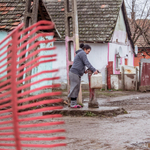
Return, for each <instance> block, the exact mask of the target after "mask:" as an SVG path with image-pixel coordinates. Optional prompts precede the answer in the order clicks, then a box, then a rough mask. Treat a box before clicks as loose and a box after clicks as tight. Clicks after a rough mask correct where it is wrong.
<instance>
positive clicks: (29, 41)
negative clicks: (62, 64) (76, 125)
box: [0, 21, 66, 150]
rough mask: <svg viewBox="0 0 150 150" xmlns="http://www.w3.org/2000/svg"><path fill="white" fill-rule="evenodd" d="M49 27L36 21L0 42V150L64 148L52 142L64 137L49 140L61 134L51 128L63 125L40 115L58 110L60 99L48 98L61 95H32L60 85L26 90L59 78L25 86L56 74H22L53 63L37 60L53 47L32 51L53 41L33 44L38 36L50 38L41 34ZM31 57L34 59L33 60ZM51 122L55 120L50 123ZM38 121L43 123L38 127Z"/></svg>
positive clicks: (45, 57) (48, 59) (50, 58)
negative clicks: (36, 78) (39, 54)
mask: <svg viewBox="0 0 150 150" xmlns="http://www.w3.org/2000/svg"><path fill="white" fill-rule="evenodd" d="M53 27H54V24H53V23H52V22H48V21H40V22H38V23H36V24H34V25H32V26H30V27H29V28H27V29H24V30H23V24H20V25H19V26H18V27H17V28H16V29H15V30H13V31H12V32H11V33H10V34H9V35H8V36H7V37H6V38H5V39H4V40H3V41H2V42H0V46H1V48H0V58H1V59H0V74H3V76H1V77H0V81H1V82H0V87H1V88H0V150H5V149H7V150H8V149H9V150H10V149H16V150H21V149H24V148H28V149H30V148H32V149H33V148H35V149H38V148H39V149H42V148H51V147H57V146H65V145H66V144H65V143H60V142H59V143H56V142H55V140H63V139H65V137H64V136H60V135H59V136H56V137H51V135H52V134H57V133H59V132H60V133H61V132H65V130H64V129H57V128H55V129H54V128H52V126H54V127H55V126H56V125H61V124H64V122H63V121H57V119H56V118H59V117H61V115H60V114H55V115H52V114H51V115H47V116H42V115H41V114H42V112H45V111H52V110H55V109H62V106H59V105H55V103H60V102H61V101H62V99H52V96H56V95H60V94H61V92H48V93H41V94H39V95H32V93H34V92H37V91H39V90H43V89H47V88H54V87H59V86H60V85H59V84H54V85H52V84H51V85H46V86H41V87H38V88H34V89H31V90H30V87H31V86H32V85H35V84H37V83H40V82H42V81H50V80H57V79H59V77H51V78H43V79H40V80H37V81H35V82H28V81H31V79H32V78H34V77H37V76H39V75H41V74H46V73H54V72H57V71H58V69H52V70H46V71H41V72H38V73H36V74H34V75H30V76H26V77H25V74H28V73H29V72H31V71H32V69H33V68H35V67H37V66H38V65H39V64H42V63H45V65H46V63H47V62H54V61H56V58H54V57H55V56H56V55H55V54H52V55H43V56H38V53H39V52H41V51H50V50H54V49H55V48H54V47H51V48H39V49H36V50H34V49H35V48H37V47H38V45H39V44H41V43H49V42H54V39H51V40H43V41H37V42H34V41H35V40H36V39H37V38H38V37H41V36H53V35H54V34H53V33H51V32H47V33H46V32H45V33H44V32H42V33H41V31H44V30H45V31H49V30H51V29H53ZM33 50H34V51H33ZM35 55H37V57H36V58H35V59H33V56H35ZM52 118H55V119H53V120H52ZM39 120H42V122H44V123H40V121H39ZM45 128H46V129H45ZM40 143H42V144H40Z"/></svg>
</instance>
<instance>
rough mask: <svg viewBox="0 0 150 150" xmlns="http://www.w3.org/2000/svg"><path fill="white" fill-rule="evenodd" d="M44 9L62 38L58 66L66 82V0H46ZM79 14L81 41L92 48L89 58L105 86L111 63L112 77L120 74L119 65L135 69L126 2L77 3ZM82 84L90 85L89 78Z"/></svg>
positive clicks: (59, 41)
mask: <svg viewBox="0 0 150 150" xmlns="http://www.w3.org/2000/svg"><path fill="white" fill-rule="evenodd" d="M45 6H46V8H47V10H48V12H49V14H50V15H51V18H52V20H53V22H54V23H55V24H56V28H57V29H58V32H59V34H60V35H61V38H59V39H57V41H56V42H55V46H56V47H57V49H56V51H57V54H58V59H59V61H58V62H57V64H55V65H57V66H59V67H60V68H61V70H60V73H59V75H60V76H61V80H60V82H61V83H66V82H67V75H66V73H67V72H66V61H65V60H66V49H65V23H64V0H45ZM77 11H78V24H79V41H80V43H82V42H83V43H88V44H89V45H91V47H92V50H91V52H90V54H89V55H88V58H89V61H90V62H91V64H92V65H93V66H94V67H95V68H97V69H98V70H99V71H101V72H102V75H103V84H105V67H106V66H107V65H108V62H113V74H120V71H121V70H120V65H128V66H134V45H133V42H132V40H131V31H130V26H129V23H128V19H127V14H126V8H125V4H124V1H122V0H113V1H110V0H105V1H104V0H94V1H92V0H91V1H90V0H77ZM73 58H74V57H73V54H72V60H73ZM82 83H84V84H87V83H88V78H87V75H84V76H83V78H82Z"/></svg>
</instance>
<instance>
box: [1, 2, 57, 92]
mask: <svg viewBox="0 0 150 150" xmlns="http://www.w3.org/2000/svg"><path fill="white" fill-rule="evenodd" d="M25 6H26V3H25V1H24V0H15V1H14V0H2V1H0V41H1V40H2V39H4V38H5V37H6V36H7V35H8V34H9V33H10V32H11V31H12V30H13V29H14V28H16V27H17V26H18V25H19V24H20V23H21V22H23V20H24V13H25ZM31 7H32V5H31ZM35 15H37V20H38V21H39V20H48V21H51V18H50V16H49V14H48V12H47V10H46V8H45V6H44V3H43V1H42V0H40V1H39V8H38V13H37V14H35ZM54 32H55V37H56V38H57V37H58V34H57V31H56V28H55V29H54ZM45 38H47V39H52V38H53V37H52V36H45V37H40V38H39V39H37V40H44V39H45ZM52 46H53V43H48V44H40V46H39V48H46V47H52ZM0 47H2V45H0ZM1 53H2V51H0V54H1ZM52 53H53V51H44V52H43V51H42V52H40V54H39V55H50V54H52ZM6 55H7V54H6ZM2 57H4V56H2ZM2 57H0V59H2ZM35 57H36V56H35ZM6 61H7V60H5V62H6ZM3 63H4V61H3ZM6 67H7V66H5V68H6ZM5 68H1V69H0V72H1V71H2V70H4V69H5ZM51 69H52V63H51V62H49V63H46V65H45V64H40V65H39V66H38V67H36V68H33V69H32V75H33V74H35V73H37V72H40V71H44V70H51ZM5 74H7V72H4V73H3V74H0V77H3V76H4V75H5ZM43 76H44V77H45V76H46V77H51V76H52V74H44V75H43V74H42V75H40V76H36V77H35V78H32V82H34V81H37V80H39V79H41V78H43ZM0 82H2V81H0ZM49 82H52V81H44V82H41V83H39V84H35V85H33V86H31V89H34V88H37V87H39V86H42V85H49V84H51V83H49ZM46 90H48V91H49V90H51V89H46Z"/></svg>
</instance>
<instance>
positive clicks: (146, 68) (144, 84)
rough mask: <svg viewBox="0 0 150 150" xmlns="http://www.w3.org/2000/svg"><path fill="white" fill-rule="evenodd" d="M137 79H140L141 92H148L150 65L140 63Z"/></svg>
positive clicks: (149, 86)
mask: <svg viewBox="0 0 150 150" xmlns="http://www.w3.org/2000/svg"><path fill="white" fill-rule="evenodd" d="M139 70H140V71H139V78H140V87H139V90H140V91H141V92H144V91H147V90H148V91H149V90H150V63H148V62H140V64H139Z"/></svg>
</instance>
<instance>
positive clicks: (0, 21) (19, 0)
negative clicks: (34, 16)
mask: <svg viewBox="0 0 150 150" xmlns="http://www.w3.org/2000/svg"><path fill="white" fill-rule="evenodd" d="M24 11H25V1H24V0H0V30H8V31H9V30H12V29H14V28H15V27H16V26H17V25H18V24H19V23H20V22H21V19H22V18H21V17H22V16H23V13H24Z"/></svg>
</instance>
